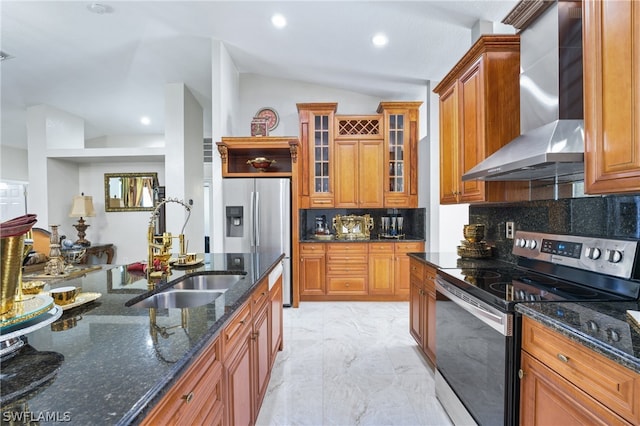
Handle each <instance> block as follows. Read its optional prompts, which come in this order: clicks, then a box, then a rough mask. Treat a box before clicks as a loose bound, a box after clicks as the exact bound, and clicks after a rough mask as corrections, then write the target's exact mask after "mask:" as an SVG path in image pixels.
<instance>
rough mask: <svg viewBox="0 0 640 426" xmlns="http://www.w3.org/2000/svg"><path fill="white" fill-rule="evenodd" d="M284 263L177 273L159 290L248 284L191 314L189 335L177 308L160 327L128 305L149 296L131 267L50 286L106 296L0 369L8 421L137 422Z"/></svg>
mask: <svg viewBox="0 0 640 426" xmlns="http://www.w3.org/2000/svg"><path fill="white" fill-rule="evenodd" d="M282 256H283V255H282V254H281V253H269V254H246V253H240V254H205V255H201V256H200V257H204V263H202V264H201V265H199V266H197V267H194V268H193V269H184V270H179V269H177V268H174V269H173V270H172V274H171V276H170V277H169V279H168V282H167V283H163V284H160V285H159V286H158V288H159V289H162V288H166V287H167V286H170V285H171V284H172V283H175V281H177V280H179V279H180V278H183V277H184V276H186V275H192V274H198V273H203V272H204V273H206V272H226V273H242V274H245V277H246V278H245V279H242V280H240V281H239V283H238V284H235V285H234V286H233V287H232V288H230V289H229V290H227V291H226V292H225V293H224V294H223V295H222V296H220V297H218V298H217V299H216V300H215V301H213V302H212V303H210V304H208V305H204V306H200V307H194V308H188V315H187V316H186V323H185V324H186V328H182V326H181V325H182V318H183V317H182V315H181V314H182V313H181V310H180V309H158V311H157V319H156V325H157V327H156V328H154V327H151V326H150V318H149V309H144V308H136V307H127V306H125V303H126V302H127V301H129V300H131V299H132V298H143V296H142V295H143V293H147V292H148V290H147V282H146V280H145V278H144V277H143V276H139V275H133V274H132V273H130V272H127V270H126V269H127V268H126V267H125V266H112V265H104V266H103V269H101V270H98V271H95V272H90V273H88V274H87V275H85V276H83V277H80V278H75V279H71V280H67V281H63V282H56V283H55V284H52V285H51V286H52V287H53V288H55V287H60V286H66V285H74V286H80V287H82V291H83V293H85V292H99V293H101V294H102V296H101V297H100V298H98V299H97V300H95V301H94V302H91V303H88V304H86V305H82V306H78V307H75V308H72V309H68V310H66V311H65V312H64V313H63V315H62V317H61V318H60V319H59V320H57V321H56V322H54V323H53V324H51V325H49V326H47V327H44V328H41V329H39V330H36V331H33V332H31V333H29V334H27V335H26V336H24V337H23V339H25V340H26V345H25V346H24V347H22V348H21V349H20V350H19V351H18V352H16V354H15V355H14V356H12V357H7V358H5V359H4V360H3V362H2V365H1V368H2V372H3V374H2V378H1V380H2V382H1V385H2V419H3V422H4V421H5V420H7V419H9V418H10V417H8V416H11V415H14V416H15V415H18V416H22V417H16V418H18V419H20V421H19V422H17V423H23V421H24V419H25V417H24V416H25V414H20V413H25V412H26V413H27V415H26V416H29V417H30V419H31V420H32V421H33V420H38V421H39V424H53V423H57V422H60V421H65V422H68V423H70V424H82V425H86V424H131V423H134V424H135V423H138V422H139V421H141V420H142V419H143V418H144V416H145V415H146V413H147V412H148V411H149V409H150V408H152V407H153V406H154V405H155V404H156V403H157V402H158V401H159V400H160V398H161V397H162V396H163V395H164V393H165V392H166V391H167V390H168V389H169V388H170V387H171V385H172V383H173V382H174V381H175V380H176V379H177V378H178V377H180V375H181V373H182V372H183V371H184V370H185V369H186V368H187V367H188V365H189V364H190V362H191V361H192V359H193V358H194V357H195V356H197V355H198V353H199V351H200V350H201V349H202V348H204V347H205V346H206V345H207V344H208V343H209V342H210V341H211V340H212V339H213V338H215V337H216V336H217V335H218V333H219V332H220V330H221V328H222V327H223V326H224V324H225V323H226V322H228V320H229V319H230V318H231V316H232V315H233V313H234V312H235V311H236V309H237V308H238V307H239V306H240V305H241V304H242V303H243V302H244V301H245V300H246V299H247V298H248V297H249V295H250V293H251V290H252V289H253V288H254V287H255V285H256V284H257V283H258V282H259V281H260V280H261V279H262V278H263V277H265V276H266V275H267V273H268V272H269V271H270V270H271V269H272V268H273V267H274V266H275V265H276V263H277V262H278V261H280V259H282ZM54 330H60V331H54ZM153 330H155V331H153ZM7 372H12V374H11V375H8V374H6V373H7ZM5 391H6V392H5ZM9 392H10V393H9ZM16 413H17V414H16ZM27 420H29V419H27ZM26 423H28V422H26Z"/></svg>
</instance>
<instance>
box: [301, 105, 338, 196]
mask: <svg viewBox="0 0 640 426" xmlns="http://www.w3.org/2000/svg"><path fill="white" fill-rule="evenodd" d="M297 107H298V116H299V122H300V147H299V151H300V152H299V161H298V162H299V167H300V169H299V170H300V173H299V177H300V182H299V185H298V188H299V191H298V192H299V194H298V195H299V200H300V201H299V203H300V207H301V208H309V207H333V190H334V187H333V185H334V176H333V152H332V151H333V134H334V128H333V126H334V115H335V110H336V108H337V104H336V103H311V104H297Z"/></svg>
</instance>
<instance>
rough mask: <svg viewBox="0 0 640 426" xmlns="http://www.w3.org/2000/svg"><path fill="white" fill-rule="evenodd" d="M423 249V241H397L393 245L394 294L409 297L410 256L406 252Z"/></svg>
mask: <svg viewBox="0 0 640 426" xmlns="http://www.w3.org/2000/svg"><path fill="white" fill-rule="evenodd" d="M423 251H424V242H420V241H410V242H397V243H395V247H394V259H393V275H394V288H395V294H396V295H398V296H404V297H409V289H410V288H411V266H410V263H411V258H410V257H409V256H407V253H421V252H423Z"/></svg>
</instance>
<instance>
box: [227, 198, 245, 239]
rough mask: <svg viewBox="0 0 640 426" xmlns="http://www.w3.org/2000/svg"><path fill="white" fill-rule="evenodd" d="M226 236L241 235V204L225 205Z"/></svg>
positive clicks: (242, 233)
mask: <svg viewBox="0 0 640 426" xmlns="http://www.w3.org/2000/svg"><path fill="white" fill-rule="evenodd" d="M226 210H227V237H243V236H244V223H243V222H244V221H243V220H242V217H243V211H242V210H243V208H242V206H227V209H226Z"/></svg>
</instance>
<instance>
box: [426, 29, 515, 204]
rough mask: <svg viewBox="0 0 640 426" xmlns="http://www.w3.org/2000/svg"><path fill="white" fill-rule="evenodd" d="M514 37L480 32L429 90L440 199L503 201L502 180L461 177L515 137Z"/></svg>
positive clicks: (452, 200)
mask: <svg viewBox="0 0 640 426" xmlns="http://www.w3.org/2000/svg"><path fill="white" fill-rule="evenodd" d="M519 76H520V36H518V35H485V36H482V37H481V38H480V39H478V41H477V42H476V43H475V44H474V45H473V46H472V47H471V49H470V50H469V51H468V52H467V53H466V54H465V55H464V56H463V57H462V59H460V61H458V63H457V64H456V65H455V66H454V67H453V69H452V70H451V71H450V72H449V73H448V74H447V75H446V76H445V77H444V79H443V80H442V81H441V82H440V84H438V85H437V86H436V87H435V88H434V90H433V91H434V93H437V94H438V95H439V96H440V120H439V121H440V202H441V203H442V204H453V203H470V202H481V201H503V200H504V199H505V187H507V186H508V184H505V183H504V182H483V181H466V182H463V181H462V175H463V174H464V173H466V172H467V171H469V169H471V168H472V167H474V166H475V165H477V164H478V163H479V162H480V161H482V160H484V159H485V158H486V157H488V156H489V155H491V154H493V153H494V152H495V151H497V150H498V149H499V148H500V147H502V146H503V145H506V144H507V143H509V142H510V141H511V140H513V139H514V138H515V137H517V136H519V135H520V81H519Z"/></svg>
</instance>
